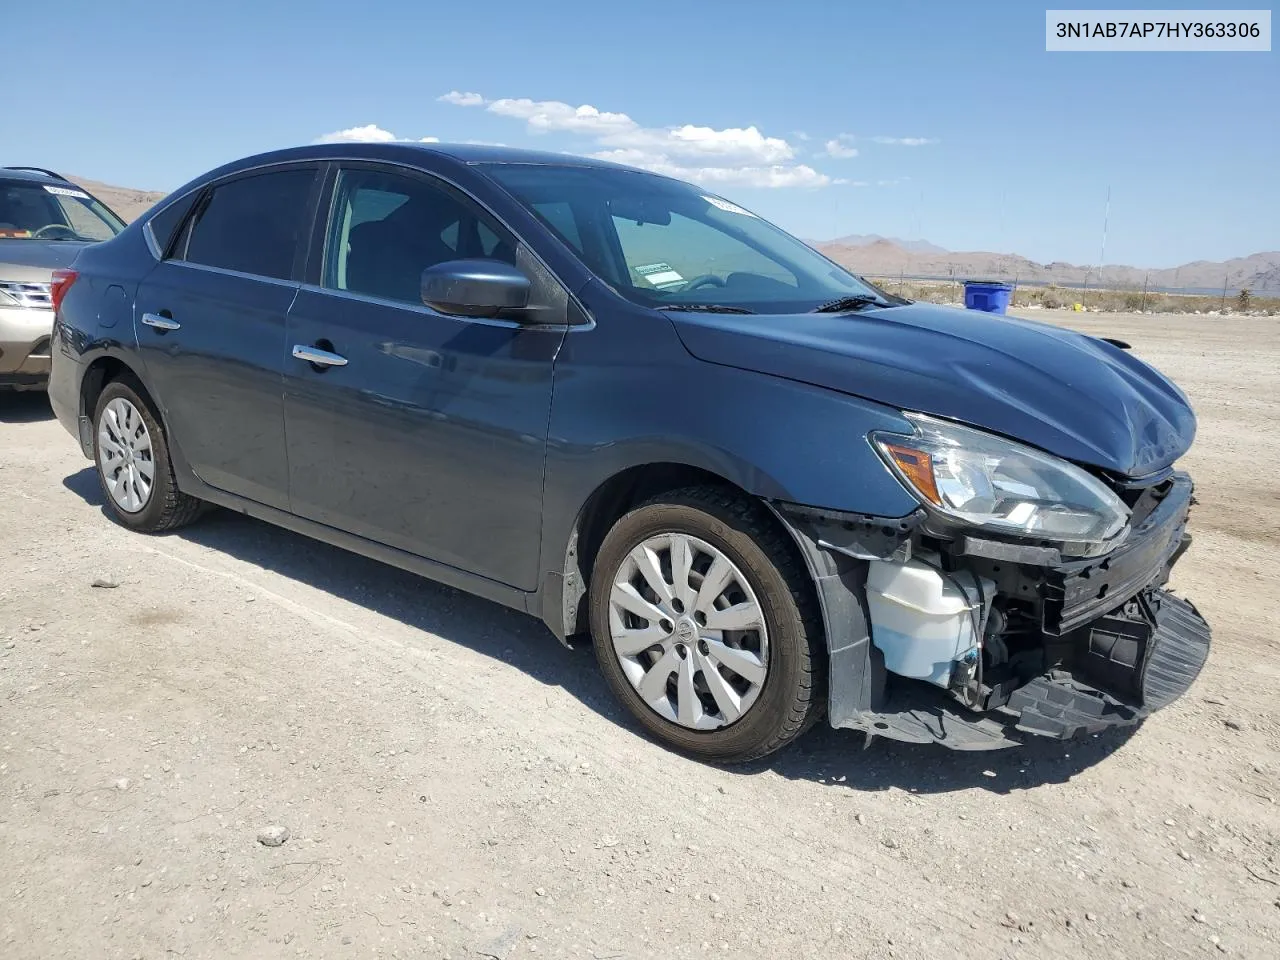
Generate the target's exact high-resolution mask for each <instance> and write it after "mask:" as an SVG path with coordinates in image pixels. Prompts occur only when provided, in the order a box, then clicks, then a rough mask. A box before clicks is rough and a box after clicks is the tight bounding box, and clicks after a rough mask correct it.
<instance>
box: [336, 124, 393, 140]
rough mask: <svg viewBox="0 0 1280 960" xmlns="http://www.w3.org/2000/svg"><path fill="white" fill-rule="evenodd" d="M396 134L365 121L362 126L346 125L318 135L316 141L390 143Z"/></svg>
mask: <svg viewBox="0 0 1280 960" xmlns="http://www.w3.org/2000/svg"><path fill="white" fill-rule="evenodd" d="M395 139H396V135H395V134H394V133H392V132H391V131H390V130H383V129H382V128H381V127H380V126H378V125H377V124H374V123H366V124H365V125H364V126H363V127H348V128H347V129H346V130H335V131H334V132H333V133H326V134H325V135H324V136H322V137H319V138H318V139H317V140H316V143H391V142H392V141H393V140H395Z"/></svg>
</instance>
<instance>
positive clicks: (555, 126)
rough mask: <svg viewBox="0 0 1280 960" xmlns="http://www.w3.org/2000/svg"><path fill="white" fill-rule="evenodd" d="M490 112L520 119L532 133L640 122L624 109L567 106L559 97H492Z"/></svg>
mask: <svg viewBox="0 0 1280 960" xmlns="http://www.w3.org/2000/svg"><path fill="white" fill-rule="evenodd" d="M486 109H487V110H488V111H489V112H490V113H496V114H498V115H499V116H503V117H514V118H516V119H517V120H523V121H525V122H526V123H527V124H528V125H529V130H530V131H531V132H534V133H545V132H547V131H550V130H571V131H574V132H578V133H588V134H606V133H616V132H618V131H622V130H632V129H635V128H636V127H637V126H639V124H637V123H636V122H635V121H634V120H632V119H631V118H630V117H628V116H627V115H626V114H625V113H606V112H604V111H602V110H597V109H596V108H595V107H593V106H591V105H590V104H586V103H584V104H583V105H582V106H580V107H574V106H570V105H569V104H567V103H561V102H560V101H558V100H529V99H527V98H521V99H519V100H511V99H503V100H494V101H493V102H492V103H490V104H489V106H488V107H487V108H486Z"/></svg>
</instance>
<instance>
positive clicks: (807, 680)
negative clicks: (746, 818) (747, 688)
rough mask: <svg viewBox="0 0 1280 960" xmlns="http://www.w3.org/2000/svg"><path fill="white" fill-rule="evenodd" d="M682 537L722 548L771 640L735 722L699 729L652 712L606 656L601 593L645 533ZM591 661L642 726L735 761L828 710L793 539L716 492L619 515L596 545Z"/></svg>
mask: <svg viewBox="0 0 1280 960" xmlns="http://www.w3.org/2000/svg"><path fill="white" fill-rule="evenodd" d="M663 533H683V534H686V535H689V536H694V537H697V538H699V539H701V540H703V541H705V542H706V543H708V544H710V545H711V546H713V547H715V548H716V549H718V550H720V551H721V552H722V553H724V554H725V556H726V557H727V558H728V559H729V560H731V561H732V562H733V563H734V564H735V565H736V566H737V567H738V568H739V570H741V571H742V573H743V575H744V576H745V577H746V579H747V580H748V581H749V582H750V586H751V589H752V590H753V591H754V592H755V594H756V597H757V599H758V600H759V603H760V606H761V609H762V612H763V615H764V620H765V626H766V628H767V630H768V635H769V654H768V673H767V675H766V678H765V681H764V684H763V686H762V687H761V690H760V693H759V696H758V698H757V699H756V701H755V703H754V704H753V705H752V706H751V707H750V709H748V710H747V712H746V713H745V714H744V715H743V716H742V717H740V718H739V719H738V720H736V721H735V722H733V723H731V724H729V725H727V726H724V727H721V728H719V729H716V730H709V731H698V730H693V729H690V728H688V727H684V726H681V725H679V724H677V723H673V722H672V721H670V720H668V719H666V718H665V717H663V716H660V715H659V714H658V713H656V712H655V711H654V710H652V709H651V708H650V707H649V706H648V705H647V704H646V703H645V701H644V699H643V698H642V697H641V696H640V695H639V694H638V693H637V692H636V690H635V689H634V687H633V686H632V685H631V682H630V681H629V680H628V679H627V676H626V674H625V673H624V672H623V670H622V666H621V664H620V663H619V661H618V657H617V656H616V655H615V653H614V650H613V641H612V637H611V635H610V630H609V597H610V593H611V591H612V587H613V579H614V576H615V575H616V573H617V571H618V570H619V569H620V568H621V565H622V563H623V562H624V560H625V559H626V557H627V555H628V554H629V553H630V552H631V551H632V550H633V549H634V548H635V547H636V546H637V545H638V544H640V543H641V542H643V541H644V540H646V539H648V538H649V537H652V536H656V535H659V534H663ZM590 612H591V634H592V637H593V640H594V645H595V650H596V658H597V660H598V661H599V663H600V669H601V670H602V671H603V672H604V676H605V679H606V680H607V681H608V683H609V686H610V688H611V689H612V690H613V692H614V695H615V696H617V697H618V699H619V700H621V701H622V702H623V704H625V705H626V707H627V709H628V710H630V711H631V713H632V714H633V715H634V716H635V717H636V719H637V720H639V721H640V723H641V724H642V725H643V726H644V728H645V729H646V730H648V731H649V732H650V733H652V734H653V735H654V736H656V737H657V738H658V739H659V740H661V741H662V742H664V743H665V744H667V745H669V746H671V747H673V748H675V749H676V750H678V751H680V752H681V753H685V754H688V755H690V756H693V757H696V758H698V759H701V760H707V761H710V762H712V763H721V764H731V763H742V762H744V761H747V760H753V759H756V758H758V757H762V756H765V755H766V754H769V753H772V752H774V751H775V750H778V749H780V748H782V747H784V746H786V745H787V744H788V743H790V742H791V741H792V740H794V739H795V738H796V737H798V736H799V735H800V734H802V733H803V732H804V731H805V730H807V729H808V728H809V727H810V726H811V725H812V724H813V723H814V721H816V720H817V719H818V718H819V717H820V716H821V715H822V712H823V708H824V707H825V704H826V668H827V660H826V648H825V643H824V639H823V631H822V617H821V614H820V612H819V609H818V603H817V597H816V593H815V588H814V585H813V581H812V580H811V578H810V576H809V573H808V571H807V569H806V568H805V565H804V562H803V560H802V559H801V557H800V555H799V552H798V548H797V547H796V545H795V543H794V542H792V541H791V539H790V538H789V537H788V536H787V534H786V532H785V531H784V530H782V529H780V528H779V525H778V523H777V521H776V519H775V518H774V517H772V516H771V515H770V514H769V513H768V511H767V510H766V509H765V508H764V507H763V506H762V505H761V504H759V503H756V502H754V501H752V500H749V499H746V498H745V497H742V496H740V495H737V494H735V493H733V492H732V491H728V490H724V489H718V488H715V487H689V488H686V489H683V490H677V491H674V492H671V493H666V494H663V495H662V496H660V497H657V498H655V499H653V500H650V501H648V502H646V503H643V504H641V505H640V506H638V507H636V508H635V509H634V510H632V511H630V512H629V513H627V514H626V515H625V516H623V517H622V518H621V519H620V520H619V521H618V522H617V523H616V524H615V525H614V527H613V529H612V530H610V531H609V533H608V535H607V536H606V537H605V539H604V542H603V544H601V547H600V551H599V553H598V555H597V557H596V561H595V563H594V565H593V572H592V577H591V589H590Z"/></svg>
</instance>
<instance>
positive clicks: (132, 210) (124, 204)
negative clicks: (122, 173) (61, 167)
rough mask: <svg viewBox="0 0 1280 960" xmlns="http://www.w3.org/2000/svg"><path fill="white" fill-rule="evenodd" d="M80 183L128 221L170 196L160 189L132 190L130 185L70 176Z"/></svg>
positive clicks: (70, 178)
mask: <svg viewBox="0 0 1280 960" xmlns="http://www.w3.org/2000/svg"><path fill="white" fill-rule="evenodd" d="M67 179H69V180H71V181H72V182H73V183H78V184H80V186H82V187H84V188H85V189H86V190H88V191H89V192H90V193H92V194H93V195H94V196H95V197H97V198H98V199H99V200H101V201H102V202H103V203H105V204H106V205H107V206H108V207H110V208H111V209H112V210H114V211H115V212H116V213H118V214H119V215H120V216H122V217H123V218H124V219H125V221H126V222H131V221H133V220H136V219H138V217H140V216H142V214H144V213H146V212H147V211H148V210H150V209H151V208H152V207H153V206H155V204H156V202H157V201H159V200H163V199H164V198H165V197H167V196H168V194H167V193H161V192H160V191H158V190H131V189H129V188H128V187H113V186H111V185H110V184H109V183H99V182H98V181H97V180H86V179H85V178H84V177H68V178H67Z"/></svg>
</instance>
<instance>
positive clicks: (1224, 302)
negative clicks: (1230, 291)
mask: <svg viewBox="0 0 1280 960" xmlns="http://www.w3.org/2000/svg"><path fill="white" fill-rule="evenodd" d="M1226 309H1227V277H1226V274H1223V277H1222V305H1221V306H1219V307H1218V312H1219V313H1221V312H1222V311H1224V310H1226Z"/></svg>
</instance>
